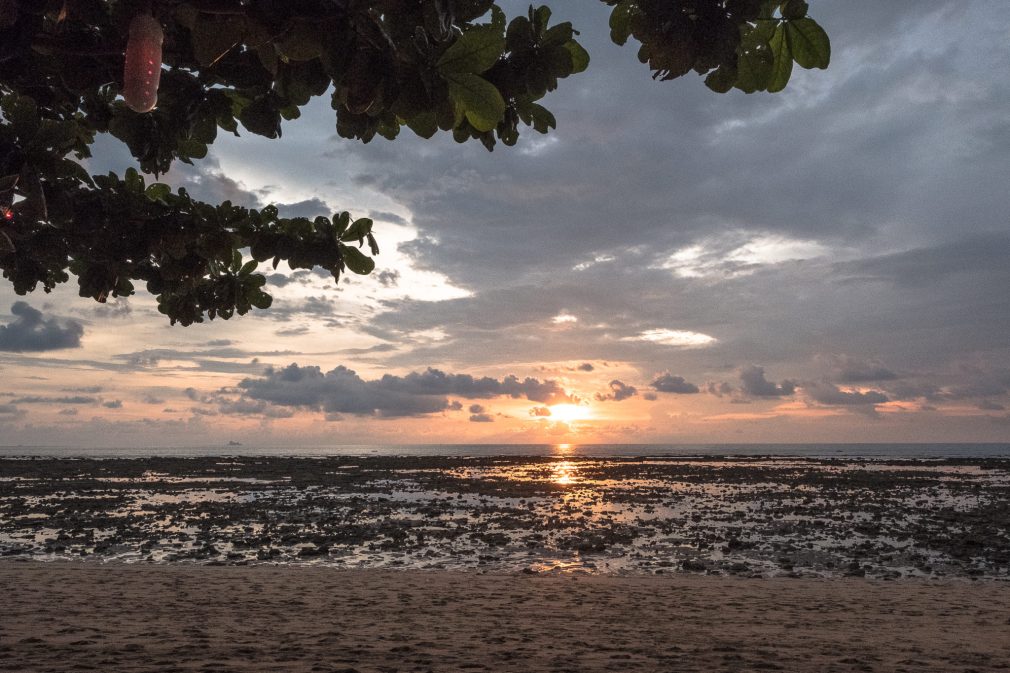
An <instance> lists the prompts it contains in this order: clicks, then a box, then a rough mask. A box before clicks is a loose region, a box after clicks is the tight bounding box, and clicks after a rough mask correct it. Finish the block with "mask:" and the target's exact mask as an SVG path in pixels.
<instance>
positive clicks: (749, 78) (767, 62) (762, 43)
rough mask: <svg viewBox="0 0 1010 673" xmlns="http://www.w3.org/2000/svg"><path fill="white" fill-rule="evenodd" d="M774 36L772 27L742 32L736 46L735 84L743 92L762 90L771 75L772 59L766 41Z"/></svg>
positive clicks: (759, 27) (760, 27)
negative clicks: (770, 28)
mask: <svg viewBox="0 0 1010 673" xmlns="http://www.w3.org/2000/svg"><path fill="white" fill-rule="evenodd" d="M773 36H774V29H772V30H767V29H766V28H764V27H763V26H758V27H756V28H751V29H748V30H746V31H745V32H744V34H743V36H742V39H741V40H740V46H739V47H738V48H737V60H736V70H737V79H736V83H735V86H736V88H738V89H740V90H741V91H743V92H744V93H754V92H755V91H764V90H765V89H767V88H768V82H769V81H770V80H771V76H772V65H773V63H774V59H773V57H772V51H771V49H770V48H769V46H768V41H769V40H770V39H771V38H772V37H773Z"/></svg>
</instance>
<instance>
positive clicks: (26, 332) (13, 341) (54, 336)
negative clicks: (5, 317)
mask: <svg viewBox="0 0 1010 673" xmlns="http://www.w3.org/2000/svg"><path fill="white" fill-rule="evenodd" d="M11 314H13V315H14V321H13V322H10V323H8V324H6V325H0V351H13V352H15V353H22V352H41V351H51V350H60V349H63V348H80V347H81V337H82V336H84V326H83V325H81V323H79V322H78V321H76V320H70V319H67V320H61V319H59V318H46V317H45V316H44V315H43V314H42V312H41V311H38V310H36V309H34V308H32V307H31V306H29V305H28V304H27V303H25V302H23V301H16V302H14V305H13V306H11Z"/></svg>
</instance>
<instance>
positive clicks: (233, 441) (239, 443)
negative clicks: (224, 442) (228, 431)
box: [228, 439, 242, 446]
mask: <svg viewBox="0 0 1010 673" xmlns="http://www.w3.org/2000/svg"><path fill="white" fill-rule="evenodd" d="M228 446H242V442H236V441H235V440H234V439H233V440H231V441H230V442H228Z"/></svg>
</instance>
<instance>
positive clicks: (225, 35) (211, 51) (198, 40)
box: [192, 14, 246, 66]
mask: <svg viewBox="0 0 1010 673" xmlns="http://www.w3.org/2000/svg"><path fill="white" fill-rule="evenodd" d="M245 32H246V30H245V17H242V16H234V15H229V16H217V15H215V16H210V15H207V14H200V15H199V16H197V19H196V23H194V24H193V31H192V39H193V56H195V57H196V60H197V62H198V63H199V64H200V65H202V66H209V65H213V64H214V63H216V62H217V61H218V59H220V58H221V57H222V56H224V55H225V54H227V53H228V51H229V50H230V49H231V48H232V47H234V46H235V45H236V44H238V43H239V42H240V41H241V40H242V38H243V37H244V36H245Z"/></svg>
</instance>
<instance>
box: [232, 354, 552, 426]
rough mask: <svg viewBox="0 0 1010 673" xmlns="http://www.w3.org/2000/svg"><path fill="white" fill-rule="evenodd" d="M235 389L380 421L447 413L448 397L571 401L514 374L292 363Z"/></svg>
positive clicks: (269, 400) (272, 401) (265, 398)
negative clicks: (366, 370)
mask: <svg viewBox="0 0 1010 673" xmlns="http://www.w3.org/2000/svg"><path fill="white" fill-rule="evenodd" d="M239 387H240V388H242V389H243V390H244V391H245V396H246V397H247V398H249V399H252V400H257V401H261V402H267V403H270V404H273V405H277V406H286V407H303V408H307V409H314V410H320V411H324V412H326V413H330V414H351V415H359V416H376V417H383V418H395V417H406V416H422V415H426V414H433V413H437V412H440V411H445V410H449V409H451V408H453V405H452V403H451V402H450V401H449V400H448V399H447V397H446V396H447V395H455V396H458V397H463V398H470V399H474V398H477V399H490V398H494V397H511V398H524V399H528V400H532V401H535V402H544V403H550V404H553V403H557V402H562V401H571V398H570V397H569V396H568V395H567V393H565V391H564V389H563V388H562V387H561V386H560V384H558V383H557V382H555V381H540V380H538V379H532V378H526V379H519V378H518V377H515V376H506V377H505V378H503V379H500V380H499V379H493V378H489V377H483V378H474V377H472V376H470V375H469V374H447V373H445V372H442V371H439V370H436V369H428V370H426V371H424V372H414V373H411V374H408V375H406V376H393V375H390V374H387V375H385V376H383V377H382V378H380V379H374V380H365V379H362V378H361V377H360V376H358V375H357V374H356V373H355V372H354V371H352V370H350V369H348V368H346V367H343V366H339V367H336V368H335V369H333V370H331V371H329V372H326V373H323V371H322V370H321V369H320V368H319V367H299V366H298V365H296V364H292V365H289V366H287V367H284V368H283V369H273V368H270V369H268V370H267V372H266V373H265V374H264V375H263V377H262V378H257V379H244V380H243V381H242V382H241V383H240V384H239Z"/></svg>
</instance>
